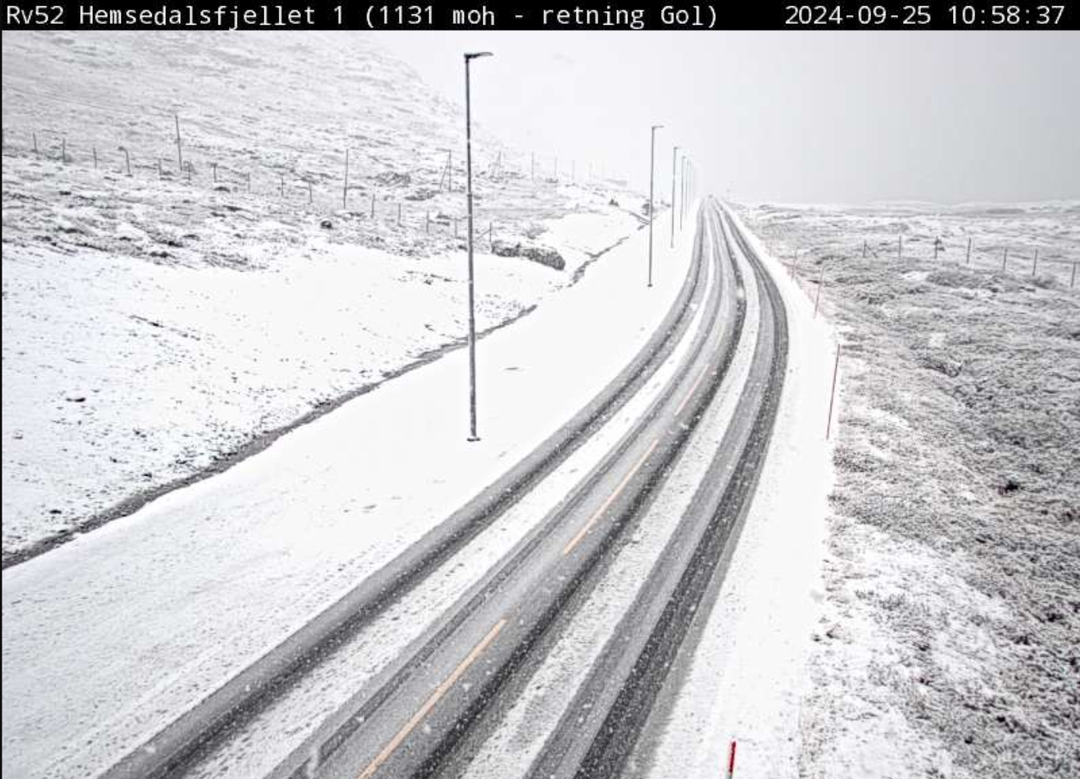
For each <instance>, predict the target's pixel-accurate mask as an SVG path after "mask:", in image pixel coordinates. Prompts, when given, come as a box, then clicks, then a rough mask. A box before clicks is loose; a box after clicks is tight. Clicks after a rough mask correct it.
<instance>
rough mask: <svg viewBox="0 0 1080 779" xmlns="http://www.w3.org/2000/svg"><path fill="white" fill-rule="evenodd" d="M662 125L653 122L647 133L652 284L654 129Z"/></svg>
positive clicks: (654, 212) (650, 273)
mask: <svg viewBox="0 0 1080 779" xmlns="http://www.w3.org/2000/svg"><path fill="white" fill-rule="evenodd" d="M663 126H664V125H662V124H654V125H653V126H652V130H651V132H650V133H649V284H648V286H650V287H651V286H652V255H653V222H655V221H656V218H655V217H656V210H655V206H654V205H653V190H654V179H655V173H656V131H657V130H659V129H660V128H661V127H663Z"/></svg>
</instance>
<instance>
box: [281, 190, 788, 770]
mask: <svg viewBox="0 0 1080 779" xmlns="http://www.w3.org/2000/svg"><path fill="white" fill-rule="evenodd" d="M694 251H695V253H696V254H697V262H695V263H694V265H695V266H699V265H705V266H711V268H712V271H711V272H712V273H713V274H715V278H716V279H717V281H718V283H716V284H712V285H710V286H709V288H708V289H709V292H708V295H707V296H706V297H705V298H704V299H703V300H701V301H700V305H702V306H704V312H705V313H704V317H705V326H704V327H702V328H701V329H700V330H699V331H698V332H697V334H696V336H695V338H694V341H693V343H692V344H691V346H690V348H689V349H688V351H687V352H686V354H685V356H684V357H683V360H682V363H681V364H680V365H679V367H678V369H677V370H676V371H675V372H674V374H673V375H672V377H671V378H670V380H669V381H668V383H667V385H666V386H665V387H664V389H663V391H662V392H661V393H660V395H659V396H658V397H657V398H656V399H655V400H654V401H653V403H652V404H651V406H650V407H649V408H648V411H647V412H646V413H645V414H643V415H642V417H641V418H640V420H639V421H638V423H637V424H636V425H635V426H634V427H633V429H631V430H630V431H629V432H628V433H627V434H626V435H625V436H624V437H623V439H622V440H621V441H620V442H619V443H618V445H616V446H615V447H614V448H613V449H612V451H611V452H610V453H609V455H608V456H607V457H606V458H604V460H603V461H602V462H601V463H600V464H599V465H598V466H597V467H596V468H595V469H594V470H593V472H591V473H590V474H589V475H588V476H587V477H586V478H585V479H583V480H582V481H581V482H580V483H579V485H578V486H577V487H576V488H575V489H574V490H573V491H572V493H571V494H569V495H567V497H566V498H565V500H564V501H563V502H562V503H561V504H560V505H559V506H558V507H556V509H554V510H553V511H552V512H551V513H550V514H549V515H548V516H547V517H546V518H545V519H544V521H543V522H541V523H540V524H539V525H538V526H537V527H536V529H535V530H534V531H533V532H532V533H531V534H530V535H528V536H527V537H526V538H524V539H523V540H522V542H521V543H520V544H519V545H518V546H517V547H515V548H514V549H513V550H512V551H511V552H510V553H509V554H508V555H506V557H504V558H503V559H502V560H500V561H498V562H497V563H496V564H495V565H493V566H492V567H491V569H490V571H489V572H488V573H487V575H486V576H485V577H484V578H483V579H482V580H481V581H480V582H479V583H478V584H477V585H476V586H475V587H474V588H472V589H471V590H470V591H469V592H467V593H466V594H465V595H464V596H463V597H462V598H461V599H460V600H459V601H458V602H457V603H456V604H455V606H454V607H453V608H452V609H450V610H449V611H448V612H447V614H445V615H443V617H442V618H441V619H440V620H438V621H437V622H436V623H435V624H434V625H433V626H432V628H431V629H430V630H429V632H428V633H427V634H426V635H425V636H424V637H423V638H422V639H421V640H419V641H418V642H416V643H415V644H414V645H413V646H412V647H411V648H410V651H409V652H407V653H406V655H405V656H403V657H401V658H399V660H398V662H396V663H395V664H393V666H392V667H391V668H388V669H386V670H385V671H384V672H383V673H382V674H381V675H380V676H379V677H377V678H376V679H375V680H374V682H373V683H372V684H370V685H368V687H367V688H366V689H364V690H362V691H360V692H359V693H358V694H357V695H356V696H354V698H353V699H352V700H351V701H350V703H349V704H348V705H347V706H345V707H344V708H343V709H342V710H341V711H339V712H338V714H337V715H336V716H335V717H332V718H331V719H330V720H329V721H328V722H327V723H326V724H325V725H324V726H323V727H321V728H320V729H319V730H318V731H317V732H316V733H315V735H314V736H313V737H312V738H311V739H309V741H308V742H307V743H305V744H304V745H303V746H302V747H300V748H299V749H297V750H295V751H294V752H293V753H292V755H291V756H290V758H289V759H288V760H286V761H285V762H284V763H282V764H281V765H280V766H279V767H278V769H277V771H276V772H275V774H274V775H275V776H279V777H308V776H318V777H344V778H346V779H370V778H371V777H380V776H386V777H411V776H428V775H432V774H435V773H437V772H439V771H440V769H442V768H443V767H444V766H445V765H446V764H448V763H450V762H452V761H453V758H454V757H455V751H456V750H458V749H459V747H460V745H461V743H462V739H463V737H464V736H466V735H467V734H468V733H469V730H470V727H471V726H472V725H473V724H474V722H476V721H477V719H478V718H480V717H481V715H483V714H484V713H485V711H486V710H488V709H489V708H490V707H491V706H492V705H493V703H494V702H496V701H497V700H498V699H499V696H500V694H501V692H502V691H503V690H504V689H505V688H506V687H507V684H506V683H507V681H508V680H509V679H511V678H512V677H513V675H514V674H515V672H516V671H518V670H519V669H520V668H521V667H522V665H523V664H524V663H525V661H526V660H527V659H528V658H529V656H530V653H531V652H533V651H534V649H535V647H536V646H537V645H538V643H539V639H540V638H541V637H542V636H543V634H544V633H545V631H546V630H548V629H549V627H550V626H551V625H552V624H553V622H554V621H555V620H556V619H557V617H558V616H559V615H560V611H561V610H562V609H563V608H564V607H566V605H567V603H568V602H569V601H570V599H571V598H572V597H573V596H574V595H575V593H577V592H578V590H579V589H580V588H582V587H583V586H585V583H586V582H587V581H588V579H589V573H590V571H591V570H592V569H593V568H594V567H595V566H596V565H597V564H598V562H599V561H601V560H602V559H603V558H604V556H605V555H609V554H613V553H615V550H616V545H617V542H618V540H619V538H620V535H621V534H622V533H624V532H625V530H626V528H627V527H628V526H629V525H630V524H631V523H632V522H633V521H634V519H635V518H636V517H638V516H640V514H641V513H642V512H643V510H644V509H645V508H646V507H647V506H648V505H649V502H650V501H651V500H652V499H653V497H654V496H655V494H656V491H657V489H658V487H659V485H661V484H662V483H663V481H664V478H665V476H666V474H667V473H668V471H669V469H670V468H671V466H672V464H673V462H674V461H675V460H676V458H677V457H678V455H679V454H680V452H681V451H682V450H683V448H684V446H685V445H686V442H687V440H688V439H689V437H690V436H691V435H692V433H693V431H694V428H695V426H696V424H697V422H698V420H700V419H701V417H702V415H703V413H704V411H705V409H706V408H707V407H708V405H709V403H710V402H711V401H712V400H713V397H714V394H715V392H716V390H717V388H718V387H719V386H720V384H721V382H722V380H723V378H724V376H725V372H726V370H727V367H728V366H729V365H730V363H731V360H732V357H733V354H734V351H735V349H736V346H737V344H738V342H739V337H740V334H741V331H742V324H743V320H744V317H745V305H744V300H745V294H744V285H745V284H746V283H753V284H755V285H757V288H758V290H759V293H760V300H761V304H760V306H759V307H758V316H759V317H760V322H759V325H758V327H757V328H756V332H757V333H758V337H757V339H756V342H755V344H754V345H753V349H754V352H753V361H752V365H751V369H750V373H749V376H748V377H747V379H746V380H745V382H744V385H743V388H742V390H741V394H740V397H739V401H738V406H737V409H736V412H735V414H734V415H733V417H732V421H731V423H730V425H729V427H728V429H727V432H726V433H725V437H724V440H723V444H722V446H721V447H720V448H719V449H718V450H717V453H716V456H715V458H714V460H713V461H712V462H711V463H710V465H709V470H708V474H707V477H706V478H705V479H703V480H702V482H701V485H700V487H699V488H698V490H697V492H696V493H695V495H694V497H693V500H692V501H691V503H690V506H689V508H688V509H687V511H686V512H685V514H684V516H683V517H682V518H681V520H680V522H679V525H678V530H677V532H676V533H674V534H673V535H672V536H671V538H670V540H669V542H668V544H667V546H666V547H665V548H664V549H663V550H662V552H661V554H660V555H659V557H658V558H657V561H656V563H655V565H654V566H653V568H652V570H651V571H650V573H649V576H648V578H647V580H646V581H645V583H644V585H643V586H642V587H641V589H640V591H639V592H638V594H637V596H636V597H635V598H634V599H633V602H632V603H631V604H630V605H629V608H628V609H627V611H626V614H625V617H624V619H623V622H622V624H621V625H620V628H619V630H617V631H616V632H615V633H614V634H613V635H612V636H611V637H610V640H609V641H608V643H607V645H606V646H605V648H604V651H603V652H602V654H601V656H600V657H599V659H598V660H597V661H596V662H595V663H594V665H593V667H592V668H591V670H590V672H589V674H588V677H587V681H586V683H585V684H584V685H582V686H581V687H580V688H579V689H577V690H567V691H566V692H567V702H568V705H567V707H566V710H565V713H564V715H563V718H562V721H561V722H560V724H559V726H558V727H557V728H556V730H555V731H554V732H553V733H551V734H550V736H549V737H548V739H547V742H546V744H545V747H544V749H543V751H542V753H541V755H540V757H539V758H538V759H537V761H536V762H535V763H534V765H533V768H532V770H531V772H530V773H531V774H532V775H534V776H538V777H552V776H554V777H563V776H579V777H600V776H618V775H619V774H620V772H621V770H622V768H623V761H624V760H625V759H626V757H627V755H629V754H630V751H631V749H632V747H633V744H634V741H635V739H636V736H637V734H638V733H639V732H640V729H641V727H642V726H643V724H644V721H645V718H646V717H647V716H648V713H649V710H650V706H651V702H652V700H653V699H654V698H655V695H656V694H657V693H658V691H659V689H660V687H661V686H662V685H663V683H664V678H665V675H666V671H667V669H668V668H669V667H670V663H671V659H672V658H673V657H674V655H675V654H676V653H677V652H678V651H679V650H680V648H681V645H682V643H683V639H684V637H685V636H686V634H687V632H688V629H689V626H690V624H691V622H692V620H693V619H694V615H695V614H696V607H697V604H698V603H699V602H700V600H701V597H702V595H703V593H704V592H705V591H706V589H707V588H708V587H709V586H711V584H713V583H715V582H716V581H717V578H718V577H722V575H723V567H724V565H726V559H727V555H728V554H729V553H730V545H731V544H732V543H733V542H734V541H735V540H736V539H737V535H738V529H739V527H740V526H741V522H742V519H743V517H744V516H745V512H746V509H747V507H748V505H749V500H750V498H751V497H752V494H753V489H754V486H755V485H756V478H757V473H758V470H759V466H760V464H761V462H762V460H763V458H764V455H765V452H766V451H767V447H768V442H769V438H770V434H771V430H772V424H773V420H774V418H775V411H776V407H777V404H778V402H779V397H780V391H781V388H782V381H783V374H784V369H785V365H786V349H787V330H786V318H785V316H784V312H783V306H782V303H781V302H780V299H779V296H778V294H777V292H776V290H775V288H774V287H773V286H772V282H771V281H770V280H769V279H768V277H767V274H766V273H765V272H764V271H763V269H762V268H761V266H760V263H759V262H758V261H757V259H756V258H754V257H753V256H752V253H751V252H750V251H749V249H748V247H747V246H746V245H745V243H744V242H742V241H741V240H740V239H739V237H738V236H737V235H735V233H734V232H733V230H732V228H731V226H730V225H729V224H727V223H726V220H725V219H724V217H723V215H722V212H721V210H720V209H719V207H718V206H717V205H716V204H715V203H712V202H707V203H706V204H705V206H704V207H703V208H702V210H701V212H700V214H699V218H698V234H697V238H696V241H695V248H694ZM736 252H739V253H741V254H743V256H744V257H745V258H746V260H747V261H748V262H749V265H748V266H744V267H751V268H753V273H752V278H750V279H744V278H743V277H742V273H741V272H740V271H739V266H738V265H737V264H736V263H735V261H734V253H736ZM697 301H698V296H697V294H695V296H694V297H693V298H692V303H691V305H697V304H698V303H697Z"/></svg>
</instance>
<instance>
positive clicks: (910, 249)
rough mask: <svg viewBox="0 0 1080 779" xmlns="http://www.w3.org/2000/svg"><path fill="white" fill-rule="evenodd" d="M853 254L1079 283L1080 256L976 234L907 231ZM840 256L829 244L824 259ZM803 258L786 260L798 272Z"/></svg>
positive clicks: (1072, 285)
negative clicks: (978, 239)
mask: <svg viewBox="0 0 1080 779" xmlns="http://www.w3.org/2000/svg"><path fill="white" fill-rule="evenodd" d="M808 251H812V250H808ZM801 256H802V259H800V257H801ZM851 256H861V257H862V258H873V259H878V260H882V261H895V262H899V263H903V262H911V261H919V262H930V263H935V264H938V265H941V266H942V267H948V266H952V267H962V268H982V269H986V270H995V271H998V272H1000V273H1009V274H1011V275H1014V276H1027V277H1029V278H1037V277H1039V276H1040V274H1042V275H1044V276H1045V275H1050V276H1052V277H1053V278H1054V279H1055V280H1057V281H1059V282H1061V283H1063V284H1064V283H1068V285H1069V288H1070V289H1072V288H1075V287H1076V284H1077V279H1078V275H1080V271H1078V270H1077V267H1078V266H1080V260H1077V259H1074V258H1071V257H1066V256H1062V254H1061V253H1059V252H1056V251H1048V250H1047V249H1046V248H1045V247H1032V246H1031V245H1030V244H1028V245H1024V244H1020V245H1017V243H1006V242H1003V241H994V242H988V243H987V244H985V245H979V244H977V243H975V239H974V238H973V237H968V238H966V239H964V240H963V241H962V242H961V243H956V242H954V241H949V242H946V241H944V240H942V239H941V238H934V239H932V240H929V239H927V238H926V237H924V236H909V237H907V238H906V239H905V237H904V235H903V234H899V235H898V236H897V238H896V240H891V241H886V240H882V239H874V240H870V239H865V240H863V242H862V243H861V245H859V246H858V247H857V248H856V249H855V251H854V252H853V253H852V255H851ZM836 259H843V258H842V257H840V256H839V255H837V254H836V250H835V248H829V249H828V251H827V252H824V253H823V256H822V257H821V262H822V263H824V262H826V261H829V260H836ZM801 262H805V256H804V255H802V253H801V252H799V253H796V255H795V257H794V258H793V259H790V260H784V261H783V264H784V265H785V266H786V267H787V268H788V270H789V272H791V273H794V272H796V271H798V269H799V265H800V263H801Z"/></svg>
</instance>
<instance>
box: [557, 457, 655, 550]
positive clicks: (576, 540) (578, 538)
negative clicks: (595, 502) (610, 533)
mask: <svg viewBox="0 0 1080 779" xmlns="http://www.w3.org/2000/svg"><path fill="white" fill-rule="evenodd" d="M659 443H660V439H659V438H657V439H656V440H655V441H653V442H652V444H651V445H650V446H649V448H648V449H646V450H645V454H643V455H641V457H639V458H638V461H637V462H636V463H634V467H633V468H631V469H630V470H629V471H628V472H627V474H626V475H625V476H623V478H622V481H621V482H619V486H618V487H616V488H615V491H614V492H612V493H611V494H610V495H608V497H607V500H605V501H604V505H602V506H601V507H600V508H598V509H597V510H596V512H595V513H594V514H593V515H592V516H591V517H589V521H588V522H586V523H585V524H584V525H583V526H582V528H581V530H579V531H578V532H577V535H575V536H574V537H573V538H571V539H570V543H568V544H567V545H566V546H565V547H564V548H563V550H562V553H563V556H564V557H565V556H566V555H568V554H570V553H571V552H572V551H574V547H575V546H577V545H578V544H579V543H581V539H583V538H584V537H585V534H586V533H588V532H589V529H590V528H591V527H592V526H593V525H594V524H595V523H596V520H598V519H600V516H601V515H602V514H603V513H604V512H605V511H607V510H608V507H609V506H611V504H612V502H614V500H615V498H617V497H619V493H620V492H622V491H623V488H624V487H626V485H627V483H628V482H629V481H630V479H631V478H633V476H634V474H635V473H637V471H638V468H640V467H641V465H642V463H644V462H645V460H647V459H648V457H649V455H650V454H652V453H653V450H654V449H656V447H657V445H658V444H659Z"/></svg>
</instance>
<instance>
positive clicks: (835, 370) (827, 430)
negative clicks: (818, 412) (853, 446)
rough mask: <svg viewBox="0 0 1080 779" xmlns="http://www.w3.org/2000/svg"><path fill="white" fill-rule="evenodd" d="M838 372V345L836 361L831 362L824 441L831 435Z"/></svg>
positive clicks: (838, 345) (838, 346) (837, 346)
mask: <svg viewBox="0 0 1080 779" xmlns="http://www.w3.org/2000/svg"><path fill="white" fill-rule="evenodd" d="M839 372H840V344H837V345H836V360H835V362H833V371H832V389H831V390H830V391H829V419H828V421H827V422H826V423H825V440H826V441H828V440H829V436H830V435H831V434H832V415H833V404H834V403H835V401H836V374H837V373H839Z"/></svg>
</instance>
